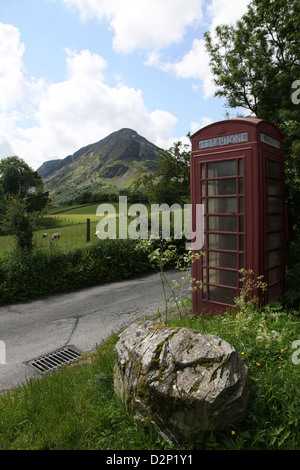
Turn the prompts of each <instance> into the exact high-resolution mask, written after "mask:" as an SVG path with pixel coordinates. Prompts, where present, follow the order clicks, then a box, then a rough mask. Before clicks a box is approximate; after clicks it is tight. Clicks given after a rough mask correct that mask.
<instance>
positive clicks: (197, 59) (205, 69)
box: [145, 39, 215, 98]
mask: <svg viewBox="0 0 300 470" xmlns="http://www.w3.org/2000/svg"><path fill="white" fill-rule="evenodd" d="M145 64H146V65H154V66H156V67H157V68H159V69H161V70H164V71H165V72H170V73H172V74H174V75H175V76H176V77H177V78H192V79H195V80H201V81H202V82H203V91H204V98H207V97H209V96H212V95H213V94H214V90H215V86H214V83H213V77H212V74H211V70H210V67H209V56H208V53H207V51H206V49H205V41H204V39H194V41H193V46H192V49H191V50H190V51H189V52H188V53H187V54H186V55H185V56H184V57H183V58H182V59H181V60H178V61H177V62H170V61H169V62H164V61H163V59H162V57H161V54H160V53H159V52H158V51H154V52H153V53H152V54H150V56H149V57H148V59H147V61H146V62H145ZM198 88H199V86H198V85H195V84H194V85H193V89H194V90H195V91H197V90H198Z"/></svg>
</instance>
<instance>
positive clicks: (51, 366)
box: [29, 347, 81, 373]
mask: <svg viewBox="0 0 300 470" xmlns="http://www.w3.org/2000/svg"><path fill="white" fill-rule="evenodd" d="M80 356H81V353H80V352H79V351H77V350H76V349H75V348H74V347H66V348H62V349H59V350H57V351H54V352H53V353H50V354H46V355H45V356H41V357H39V358H37V359H34V360H33V361H30V363H29V364H30V365H31V366H32V367H34V368H35V369H36V370H38V371H39V372H42V373H46V372H51V371H52V370H56V369H59V367H61V366H63V365H66V364H71V363H72V362H74V361H76V359H78V358H79V357H80Z"/></svg>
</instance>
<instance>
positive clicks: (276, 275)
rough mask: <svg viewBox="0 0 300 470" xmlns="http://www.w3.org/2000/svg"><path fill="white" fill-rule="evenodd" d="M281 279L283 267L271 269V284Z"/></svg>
mask: <svg viewBox="0 0 300 470" xmlns="http://www.w3.org/2000/svg"><path fill="white" fill-rule="evenodd" d="M280 280H281V268H275V269H270V271H269V284H275V282H280Z"/></svg>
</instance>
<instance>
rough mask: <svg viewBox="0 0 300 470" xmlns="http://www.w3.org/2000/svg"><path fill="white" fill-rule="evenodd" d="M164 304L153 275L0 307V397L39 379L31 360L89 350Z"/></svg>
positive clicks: (172, 277) (174, 276) (176, 275)
mask: <svg viewBox="0 0 300 470" xmlns="http://www.w3.org/2000/svg"><path fill="white" fill-rule="evenodd" d="M168 275H169V276H170V279H176V278H179V277H180V276H181V273H178V272H175V271H171V272H169V273H168ZM162 300H163V290H162V285H161V281H160V278H159V276H158V275H157V274H152V275H148V276H144V277H141V278H138V279H133V280H127V281H122V282H114V283H109V284H105V285H101V286H97V287H92V288H89V289H83V290H80V291H77V292H72V293H68V294H60V295H54V296H49V297H43V298H40V299H37V300H33V301H28V302H23V303H17V304H14V305H8V306H3V307H0V342H1V344H2V347H3V346H4V347H5V363H4V364H3V362H4V360H3V357H2V360H1V356H0V394H1V393H4V392H5V391H6V390H8V389H10V388H12V387H16V386H19V385H21V384H25V383H26V381H27V380H28V379H30V378H31V377H37V376H39V373H38V372H37V371H36V370H35V369H34V368H33V367H32V366H31V365H30V364H28V362H30V361H32V360H33V359H36V358H38V357H39V356H42V355H45V354H48V353H51V352H54V351H56V350H57V349H60V348H62V347H65V346H71V345H72V346H75V348H77V349H78V350H79V351H80V352H82V353H86V352H90V351H92V350H94V349H95V347H97V345H99V344H101V342H102V341H103V340H105V339H106V338H107V337H109V336H110V335H111V334H112V333H114V332H118V331H120V330H121V329H122V328H124V327H125V326H126V325H129V324H130V323H132V322H134V321H137V320H140V319H143V318H153V317H155V311H156V308H161V307H162V304H161V301H162ZM2 356H3V354H2ZM1 362H2V363H1Z"/></svg>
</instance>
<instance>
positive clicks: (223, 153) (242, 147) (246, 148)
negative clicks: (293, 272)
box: [191, 118, 287, 314]
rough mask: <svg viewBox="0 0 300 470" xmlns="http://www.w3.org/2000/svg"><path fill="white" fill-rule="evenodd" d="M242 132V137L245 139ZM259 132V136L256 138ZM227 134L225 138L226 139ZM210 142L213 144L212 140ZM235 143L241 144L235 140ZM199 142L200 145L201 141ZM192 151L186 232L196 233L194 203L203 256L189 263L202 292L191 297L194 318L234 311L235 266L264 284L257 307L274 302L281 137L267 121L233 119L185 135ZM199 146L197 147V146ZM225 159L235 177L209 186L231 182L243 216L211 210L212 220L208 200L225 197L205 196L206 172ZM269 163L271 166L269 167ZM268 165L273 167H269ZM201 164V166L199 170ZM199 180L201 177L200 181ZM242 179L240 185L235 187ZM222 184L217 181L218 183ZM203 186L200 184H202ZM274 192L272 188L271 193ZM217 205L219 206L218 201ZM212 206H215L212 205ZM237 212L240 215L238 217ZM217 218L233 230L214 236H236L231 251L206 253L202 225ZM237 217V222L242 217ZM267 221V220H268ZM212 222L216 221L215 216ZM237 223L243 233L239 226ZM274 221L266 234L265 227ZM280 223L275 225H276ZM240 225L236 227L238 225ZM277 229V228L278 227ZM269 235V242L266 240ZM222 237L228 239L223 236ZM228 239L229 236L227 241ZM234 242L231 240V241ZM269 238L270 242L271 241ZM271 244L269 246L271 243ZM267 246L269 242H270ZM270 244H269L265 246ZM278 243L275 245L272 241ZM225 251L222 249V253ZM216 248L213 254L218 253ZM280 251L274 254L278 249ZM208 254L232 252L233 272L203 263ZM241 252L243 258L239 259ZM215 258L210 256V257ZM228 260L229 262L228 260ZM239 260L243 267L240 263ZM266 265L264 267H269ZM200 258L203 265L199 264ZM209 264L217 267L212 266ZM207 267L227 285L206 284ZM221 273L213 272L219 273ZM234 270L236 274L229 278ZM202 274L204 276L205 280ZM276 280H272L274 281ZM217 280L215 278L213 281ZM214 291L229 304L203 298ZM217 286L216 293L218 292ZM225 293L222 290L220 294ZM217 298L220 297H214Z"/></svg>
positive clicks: (280, 266) (279, 259) (281, 207)
mask: <svg viewBox="0 0 300 470" xmlns="http://www.w3.org/2000/svg"><path fill="white" fill-rule="evenodd" d="M246 133H247V139H246V137H245V136H246ZM240 134H243V138H242V139H240V137H239V138H238V137H237V135H240ZM261 134H263V135H261ZM228 136H230V137H228ZM212 139H214V140H212ZM235 140H242V141H240V142H235ZM203 141H204V142H203ZM199 142H200V144H199ZM191 144H192V152H191V203H192V230H193V231H195V230H196V220H195V214H196V212H195V208H196V204H201V203H203V202H204V203H205V220H206V224H205V229H204V235H205V244H204V247H203V249H202V250H200V251H201V252H202V253H204V254H206V257H205V259H204V257H203V256H201V257H200V260H199V261H196V262H194V263H193V267H192V275H193V277H194V278H196V279H197V280H200V281H203V288H202V289H200V290H198V291H197V292H194V293H193V311H194V313H196V314H198V313H200V312H207V313H215V312H222V311H225V310H228V309H229V308H231V307H233V308H234V300H233V297H234V295H238V294H239V290H240V287H241V285H240V283H239V275H240V273H239V272H238V271H239V269H240V268H242V267H244V268H245V269H246V270H253V272H254V277H255V279H256V278H257V277H258V276H263V278H264V281H265V282H267V283H268V290H267V292H266V293H265V294H264V295H262V294H261V292H260V291H257V292H255V295H258V296H259V298H260V301H261V303H262V304H266V303H267V302H269V301H271V300H276V299H278V298H280V296H281V295H282V292H283V289H284V282H285V276H284V273H285V256H286V254H285V244H286V238H287V233H286V219H285V217H286V216H285V214H286V208H285V199H284V155H283V139H282V134H281V132H280V131H279V129H278V128H277V126H275V125H274V124H273V123H271V122H270V121H266V120H260V119H252V118H237V119H230V120H225V121H220V122H217V123H214V124H211V125H209V126H206V127H205V128H202V129H200V130H199V131H198V132H196V133H195V134H194V135H193V136H192V137H191ZM199 147H202V148H199ZM230 160H235V161H236V170H237V171H236V174H235V175H232V176H231V178H229V177H227V178H226V177H223V178H222V177H219V178H218V177H216V176H214V177H212V178H210V179H211V182H213V181H215V182H216V185H218V181H219V180H226V179H228V180H229V179H233V178H236V194H233V195H231V196H232V197H235V198H236V202H238V201H239V200H240V198H242V197H243V199H244V201H243V202H244V207H243V212H239V208H238V207H237V210H236V211H235V212H232V213H229V212H226V214H223V215H221V216H220V214H221V213H220V212H216V211H215V212H214V213H213V214H214V215H213V216H210V215H208V214H209V212H208V201H209V200H210V198H213V199H217V198H218V197H219V198H221V199H224V198H226V197H229V195H228V194H223V195H221V196H217V195H216V194H215V195H213V196H211V195H209V194H208V192H207V188H208V182H209V178H208V170H207V168H210V167H211V166H212V165H210V166H209V164H210V163H212V162H223V161H224V162H226V161H227V162H229V161H230ZM239 160H242V161H243V176H239V174H238V161H239ZM270 161H271V163H269V162H270ZM273 162H274V163H273ZM203 164H205V167H203V166H201V165H203ZM202 168H205V175H203V172H202V174H201V170H202ZM277 169H278V173H277V175H276V173H275V174H273V173H272V175H271V176H270V175H268V174H267V173H268V171H269V172H274V171H276V170H277ZM203 176H204V178H202V177H203ZM240 180H243V185H241V183H239V181H240ZM202 182H203V183H205V191H204V193H203V194H201V186H202V185H201V183H202ZM221 185H222V183H221ZM239 186H243V194H242V193H240V194H239V193H238V187H239ZM269 187H270V188H271V191H272V190H274V191H275V190H276V191H277V192H278V191H280V192H281V194H280V195H278V194H272V193H268V188H269ZM203 188H204V186H203ZM274 188H275V189H274ZM221 204H222V203H221ZM271 204H273V206H274V207H277V211H276V212H273V213H272V214H271V215H270V212H269V210H271ZM216 205H218V203H216ZM240 214H242V215H240ZM215 216H219V219H218V220H219V221H221V220H222V221H223V220H224V219H220V217H229V216H231V217H232V219H231V220H233V219H234V217H236V223H237V229H236V231H234V232H229V233H228V232H225V233H224V231H223V232H219V231H216V232H215V234H217V236H216V238H218V234H219V240H220V239H221V238H222V237H221V236H220V235H228V234H230V233H231V234H232V235H234V234H235V235H236V240H237V248H236V250H231V251H230V250H228V248H227V247H225V248H224V247H223V248H220V247H219V248H218V247H217V248H216V247H213V248H212V249H211V251H210V246H208V245H207V243H208V237H209V234H212V232H213V231H209V227H208V222H209V220H212V219H209V217H215ZM242 217H243V219H242ZM272 217H273V218H272ZM215 220H216V217H215ZM242 221H243V230H244V231H243V232H241V230H240V229H241V228H242V227H240V226H239V225H240V223H241V222H242ZM274 223H275V226H276V225H277V228H276V227H275V229H274V230H272V227H271V225H272V224H274ZM279 224H280V226H279ZM241 225H242V224H241ZM278 227H279V228H278ZM239 234H243V235H241V236H240V235H239ZM272 235H273V239H272ZM241 237H244V250H243V249H242V248H243V247H242V245H241V246H239V241H241V242H242V241H243V239H242V238H241ZM227 238H228V237H227ZM231 238H232V237H231ZM233 239H234V238H232V240H233ZM276 239H280V247H278V246H277V248H276ZM272 240H273V241H272ZM274 240H275V248H274V246H272V244H273V245H274ZM271 242H272V243H271ZM269 243H270V245H269ZM277 243H278V241H277ZM226 248H227V249H226ZM218 250H219V251H218ZM279 250H280V251H279ZM211 252H213V254H215V253H216V252H218V253H219V257H222V253H224V254H223V257H224V259H225V257H227V259H229V256H230V253H231V255H234V254H236V260H237V262H236V264H235V267H234V268H224V266H223V267H222V266H220V265H219V266H216V265H215V266H214V265H210V264H209V259H208V254H209V253H211ZM242 254H244V256H243V257H241V256H240V255H242ZM217 258H218V255H215V259H217ZM234 258H235V257H233V258H232V259H234ZM243 258H244V263H243V266H242V264H240V262H241V263H242V261H238V260H242V259H243ZM274 259H275V265H274V267H271V265H270V263H271V262H272V263H274ZM205 260H206V264H205ZM215 264H217V263H216V262H215ZM211 269H214V272H215V273H216V274H220V276H219V278H220V277H221V278H222V276H223V278H225V282H227V285H225V284H220V283H211V282H210V279H209V277H208V275H209V273H210V272H211ZM218 270H219V271H222V273H221V272H219V271H218ZM234 271H235V273H236V275H235V274H234ZM205 275H206V277H205ZM226 275H228V279H229V277H230V276H231V278H232V279H234V278H235V276H236V279H237V282H236V286H235V287H234V288H233V290H234V289H235V291H233V290H231V289H230V287H229V286H228V281H227V280H226ZM276 276H277V278H276ZM217 277H218V276H216V278H217ZM213 288H214V289H215V291H217V290H218V289H217V288H219V292H223V293H224V292H228V295H229V294H230V297H231V300H230V301H224V300H221V301H220V300H218V299H217V298H214V296H213V294H212V296H211V297H208V292H210V291H211V290H212V291H213ZM220 288H221V289H220ZM224 289H225V290H224ZM219 298H220V297H219Z"/></svg>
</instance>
